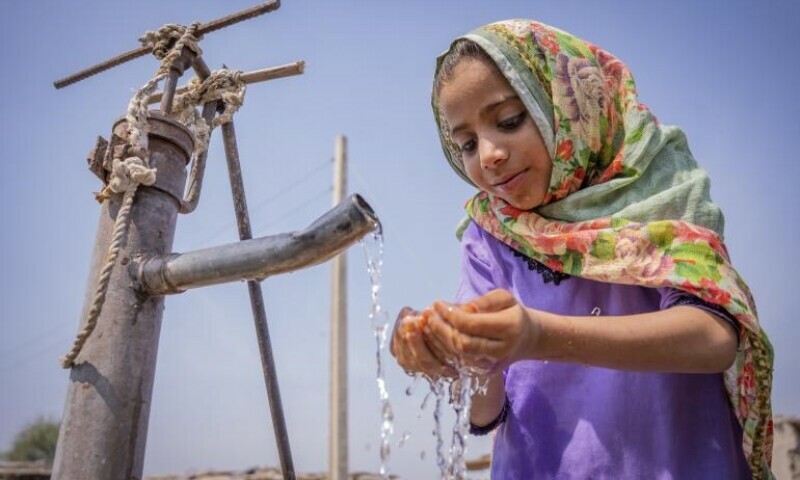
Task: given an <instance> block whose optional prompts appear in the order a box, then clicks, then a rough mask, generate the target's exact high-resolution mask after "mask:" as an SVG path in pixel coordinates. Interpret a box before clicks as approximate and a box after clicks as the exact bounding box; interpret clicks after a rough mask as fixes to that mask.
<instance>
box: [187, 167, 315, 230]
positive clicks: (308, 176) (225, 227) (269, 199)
mask: <svg viewBox="0 0 800 480" xmlns="http://www.w3.org/2000/svg"><path fill="white" fill-rule="evenodd" d="M330 163H331V160H325V162H323V163H321V164H319V165H318V166H317V167H316V168H314V169H313V170H311V171H309V172H307V173H305V174H304V175H302V176H300V177H298V178H297V179H296V180H295V181H293V182H292V183H290V184H289V185H286V186H285V187H284V188H282V189H281V190H280V191H278V192H276V193H274V194H272V195H270V196H269V197H267V198H265V199H263V200H260V201H259V202H258V203H257V204H256V206H255V207H253V208H251V209H249V210H250V212H249V213H250V214H253V213H255V212H257V211H258V210H259V209H261V208H263V207H264V206H265V205H267V204H269V203H270V202H272V201H274V200H276V199H278V198H280V197H282V196H283V195H285V194H286V193H288V192H290V191H292V190H293V189H294V188H295V187H297V186H298V185H301V184H303V183H305V182H307V181H308V180H309V179H311V178H314V177H316V175H317V174H318V173H319V172H321V171H323V170H325V168H326V167H328V168H329V167H330ZM235 226H236V221H231V222H228V223H226V224H225V225H223V226H221V227H220V228H218V229H217V230H215V231H214V233H212V234H211V235H209V236H208V237H206V238H205V239H203V240H201V241H200V242H199V243H200V245H204V244H206V243H208V242H209V241H211V240H213V239H214V238H216V237H217V236H218V235H220V234H222V233H224V232H227V231H229V230H231V229H233V228H234V227H235Z"/></svg>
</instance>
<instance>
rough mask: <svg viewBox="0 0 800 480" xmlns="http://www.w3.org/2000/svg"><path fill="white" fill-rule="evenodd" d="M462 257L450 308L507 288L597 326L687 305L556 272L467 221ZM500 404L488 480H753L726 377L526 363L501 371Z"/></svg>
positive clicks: (672, 296) (535, 304)
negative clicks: (608, 319) (503, 407)
mask: <svg viewBox="0 0 800 480" xmlns="http://www.w3.org/2000/svg"><path fill="white" fill-rule="evenodd" d="M462 249H463V263H462V265H463V270H462V276H461V285H460V286H459V289H458V293H457V294H456V301H457V302H466V301H468V300H470V299H472V298H474V297H476V296H479V295H483V294H485V293H487V292H489V291H490V290H493V289H495V288H503V289H506V290H508V291H510V292H511V293H512V294H513V295H514V296H515V297H516V298H517V299H519V300H520V301H521V302H522V303H523V304H524V305H526V306H528V307H531V308H535V309H538V310H544V311H548V312H553V313H560V314H565V315H581V316H587V315H590V314H591V313H592V311H593V310H595V309H599V312H600V314H599V315H600V316H599V317H598V319H597V321H598V322H601V321H603V317H602V316H603V315H630V314H637V313H645V312H651V311H655V310H658V309H665V308H669V307H671V306H674V305H677V304H682V303H687V302H686V301H685V300H686V299H685V298H684V297H686V296H687V294H685V293H683V292H680V291H679V290H675V289H669V288H664V289H653V288H645V287H636V286H629V285H618V284H611V283H603V282H597V281H593V280H587V279H583V278H578V277H570V276H567V275H564V274H559V273H557V272H553V271H552V270H549V269H548V268H547V267H545V266H544V265H542V264H541V263H539V262H536V261H534V260H532V259H529V258H527V257H524V256H521V255H520V254H518V253H516V252H514V251H513V250H511V249H510V248H509V247H508V246H506V245H505V244H503V243H502V242H500V241H499V240H497V239H495V238H494V237H492V236H491V235H490V234H488V233H487V232H485V231H483V230H482V229H480V228H479V227H478V226H477V225H475V224H474V223H472V224H471V225H470V226H469V227H468V228H467V229H466V231H465V232H464V236H463V238H462ZM691 298H694V297H691ZM698 300H699V299H698ZM689 303H695V302H689ZM699 307H700V308H707V309H711V308H712V307H711V306H709V305H699ZM595 314H597V310H595ZM506 395H507V398H508V405H509V407H510V408H508V409H507V411H504V414H505V418H504V419H502V422H501V423H500V426H499V429H498V430H497V433H496V437H495V439H494V452H493V455H492V478H494V479H503V480H511V479H520V480H531V479H644V478H646V479H673V478H674V479H703V480H705V479H717V478H719V479H731V480H733V479H740V478H741V479H745V478H750V469H749V467H748V466H747V462H746V460H745V457H744V454H743V452H742V447H741V442H742V432H741V428H740V427H739V425H738V422H737V421H736V419H735V417H734V416H733V412H732V410H731V407H730V406H729V403H728V400H727V394H726V393H725V388H724V386H723V379H722V374H678V373H641V372H629V371H621V370H612V369H607V368H598V367H584V366H581V365H575V364H568V363H561V362H552V361H551V362H541V361H533V360H526V361H520V362H517V363H514V364H513V365H511V366H510V367H509V368H508V369H507V371H506Z"/></svg>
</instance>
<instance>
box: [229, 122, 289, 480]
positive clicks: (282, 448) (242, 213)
mask: <svg viewBox="0 0 800 480" xmlns="http://www.w3.org/2000/svg"><path fill="white" fill-rule="evenodd" d="M222 141H223V143H224V145H225V158H226V159H227V162H228V176H229V177H230V182H231V193H232V194H233V207H234V210H235V211H236V224H237V226H238V228H239V239H240V240H249V239H251V238H253V233H252V231H251V229H250V214H249V213H248V212H247V199H246V197H245V193H244V182H243V181H242V168H241V164H240V163H239V147H238V146H237V145H236V129H235V128H234V126H233V121H230V122H228V123H225V124H223V125H222ZM247 291H248V293H249V294H250V305H251V308H252V310H253V322H254V324H255V329H256V337H257V338H258V351H259V353H260V354H261V367H262V369H263V371H264V384H265V385H266V388H267V398H268V399H269V406H270V413H271V415H272V429H273V432H274V433H275V442H276V443H277V446H278V458H279V459H280V462H281V472H282V473H283V478H284V479H285V480H295V471H294V462H293V461H292V450H291V447H290V446H289V432H288V431H287V429H286V419H285V418H284V416H283V405H282V403H281V392H280V388H279V385H278V372H277V370H276V368H275V359H274V358H273V356H272V343H271V341H270V337H269V327H268V325H267V312H266V309H265V308H264V295H263V292H262V291H261V285H260V284H259V283H258V282H256V281H253V280H250V281H248V282H247Z"/></svg>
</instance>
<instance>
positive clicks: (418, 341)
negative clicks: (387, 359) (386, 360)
mask: <svg viewBox="0 0 800 480" xmlns="http://www.w3.org/2000/svg"><path fill="white" fill-rule="evenodd" d="M431 314H432V311H430V310H427V311H426V312H423V313H422V314H420V313H419V312H417V311H415V310H412V309H410V308H408V307H404V308H403V309H402V310H401V311H400V313H399V314H398V315H397V320H396V321H395V324H394V331H393V332H392V339H391V343H390V346H389V350H390V351H391V352H392V355H393V356H394V357H395V358H396V359H397V363H399V364H400V366H401V367H402V368H403V369H404V370H405V371H406V372H408V373H421V374H423V375H425V376H427V377H428V378H429V379H431V380H436V379H437V378H439V377H457V376H458V373H457V372H456V371H455V370H454V369H453V368H452V367H450V366H448V365H447V364H446V363H445V362H444V361H443V359H440V358H437V357H436V356H435V355H434V354H433V353H432V352H431V350H430V349H429V348H428V345H427V344H426V343H425V340H424V338H423V334H422V330H423V328H424V327H425V324H426V322H427V321H428V319H429V318H430V316H431Z"/></svg>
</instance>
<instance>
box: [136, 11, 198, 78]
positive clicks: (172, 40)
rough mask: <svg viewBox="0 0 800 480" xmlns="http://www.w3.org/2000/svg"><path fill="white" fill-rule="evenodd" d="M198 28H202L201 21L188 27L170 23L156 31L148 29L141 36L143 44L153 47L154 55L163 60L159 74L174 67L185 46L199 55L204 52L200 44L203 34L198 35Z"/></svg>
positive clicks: (140, 40) (140, 39)
mask: <svg viewBox="0 0 800 480" xmlns="http://www.w3.org/2000/svg"><path fill="white" fill-rule="evenodd" d="M198 28H200V22H194V23H192V24H191V25H189V26H188V27H186V26H184V25H179V24H176V23H168V24H166V25H164V26H162V27H161V28H159V29H158V30H157V31H155V32H154V31H152V30H148V31H146V32H144V35H142V36H141V37H139V42H141V44H142V46H144V47H149V48H151V49H152V50H153V55H154V56H155V57H156V58H157V59H159V60H161V66H160V67H159V69H158V73H157V74H162V73H166V72H168V71H169V69H170V68H172V64H173V63H175V61H176V60H177V59H178V58H179V57H180V56H181V52H182V51H183V47H186V48H188V49H190V50H192V51H193V52H194V53H195V55H197V56H200V55H202V54H203V50H202V49H201V48H200V45H198V42H199V41H200V40H201V39H202V38H203V36H202V35H199V36H198V35H197V29H198Z"/></svg>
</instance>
